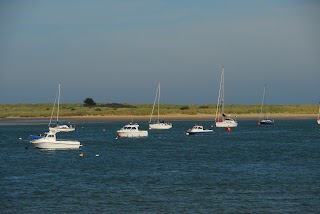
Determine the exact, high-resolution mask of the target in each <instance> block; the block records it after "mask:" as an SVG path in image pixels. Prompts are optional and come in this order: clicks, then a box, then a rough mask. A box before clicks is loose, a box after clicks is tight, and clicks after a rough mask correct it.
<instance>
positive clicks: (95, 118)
mask: <svg viewBox="0 0 320 214" xmlns="http://www.w3.org/2000/svg"><path fill="white" fill-rule="evenodd" d="M236 116H237V120H258V119H259V116H260V115H259V114H239V115H236ZM231 117H233V116H231ZM268 117H271V118H273V119H315V120H316V119H317V114H268ZM49 119H50V117H7V118H0V121H14V120H49ZM60 119H61V120H73V121H78V122H79V121H132V120H133V121H135V120H149V119H150V116H149V115H144V116H136V115H127V116H124V115H121V116H114V115H112V116H71V117H60ZM161 119H162V120H167V121H168V120H214V119H215V115H212V114H197V115H182V114H181V115H163V116H161ZM154 120H156V118H155V117H153V121H154Z"/></svg>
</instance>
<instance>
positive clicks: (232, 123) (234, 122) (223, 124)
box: [216, 121, 238, 128]
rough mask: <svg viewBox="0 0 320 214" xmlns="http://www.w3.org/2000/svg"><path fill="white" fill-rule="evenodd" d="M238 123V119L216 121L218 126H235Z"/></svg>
mask: <svg viewBox="0 0 320 214" xmlns="http://www.w3.org/2000/svg"><path fill="white" fill-rule="evenodd" d="M237 126H238V123H237V122H236V121H222V122H216V127H217V128H228V127H230V128H234V127H237Z"/></svg>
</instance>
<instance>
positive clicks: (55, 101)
mask: <svg viewBox="0 0 320 214" xmlns="http://www.w3.org/2000/svg"><path fill="white" fill-rule="evenodd" d="M58 94H59V87H58V90H57V93H56V98H55V99H54V104H53V108H52V112H51V116H50V121H49V125H48V126H49V127H50V125H51V122H52V118H53V113H54V108H55V106H56V103H57V99H58V96H59V95H58Z"/></svg>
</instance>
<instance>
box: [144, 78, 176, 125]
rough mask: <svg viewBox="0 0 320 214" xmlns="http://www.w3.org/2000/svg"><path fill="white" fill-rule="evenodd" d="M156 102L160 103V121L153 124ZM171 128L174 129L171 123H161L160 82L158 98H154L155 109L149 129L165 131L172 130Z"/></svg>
mask: <svg viewBox="0 0 320 214" xmlns="http://www.w3.org/2000/svg"><path fill="white" fill-rule="evenodd" d="M156 101H158V120H157V121H156V122H153V123H152V116H153V111H154V107H155V105H156ZM171 128H172V124H171V123H167V122H165V121H160V82H159V85H158V88H157V93H156V97H155V98H154V102H153V108H152V112H151V116H150V120H149V129H158V130H165V129H171Z"/></svg>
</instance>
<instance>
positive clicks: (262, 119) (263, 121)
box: [258, 85, 274, 126]
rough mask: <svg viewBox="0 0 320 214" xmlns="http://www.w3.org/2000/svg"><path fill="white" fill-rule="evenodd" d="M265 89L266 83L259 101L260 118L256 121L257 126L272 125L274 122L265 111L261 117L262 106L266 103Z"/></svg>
mask: <svg viewBox="0 0 320 214" xmlns="http://www.w3.org/2000/svg"><path fill="white" fill-rule="evenodd" d="M266 91H267V85H265V86H264V89H263V95H262V103H261V110H260V119H259V121H258V126H260V125H273V124H274V119H272V118H268V117H267V113H266V112H265V113H264V116H263V117H262V114H263V106H264V105H265V103H266Z"/></svg>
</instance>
